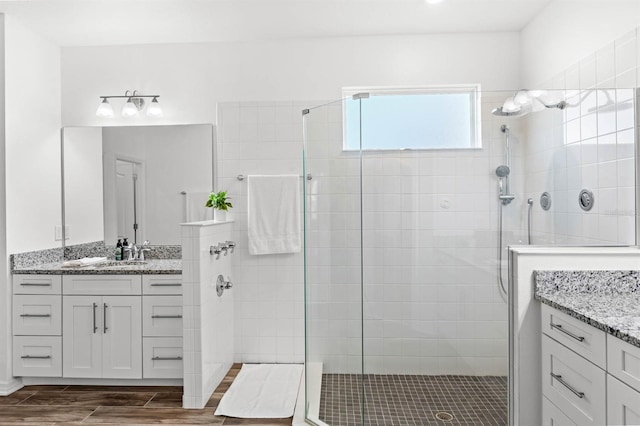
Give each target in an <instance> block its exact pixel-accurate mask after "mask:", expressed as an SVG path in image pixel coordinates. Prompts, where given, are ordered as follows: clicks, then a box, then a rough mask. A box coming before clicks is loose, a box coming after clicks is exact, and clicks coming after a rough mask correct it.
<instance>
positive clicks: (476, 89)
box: [342, 84, 482, 152]
mask: <svg viewBox="0 0 640 426" xmlns="http://www.w3.org/2000/svg"><path fill="white" fill-rule="evenodd" d="M455 93H465V94H472V95H473V96H474V98H473V101H472V104H473V105H472V107H471V117H470V120H471V133H472V135H471V141H470V142H471V145H470V146H464V147H459V146H458V147H455V146H454V147H435V148H375V149H372V148H363V149H362V151H385V152H386V151H438V150H465V149H466V150H468V149H471V150H476V149H481V148H482V116H481V113H482V108H481V105H482V99H481V91H480V84H460V85H456V84H453V85H438V86H396V87H392V86H383V87H364V86H359V87H343V88H342V98H343V99H344V98H352V97H353V96H354V95H358V94H367V95H368V96H380V95H416V94H455ZM368 96H367V97H368ZM364 102H366V100H365V101H364ZM342 114H343V115H342V120H343V123H346V120H347V108H343V113H342ZM342 133H343V135H342V150H343V151H345V152H353V151H359V149H358V148H347V126H346V125H343V126H342Z"/></svg>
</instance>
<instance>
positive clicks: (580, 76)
mask: <svg viewBox="0 0 640 426" xmlns="http://www.w3.org/2000/svg"><path fill="white" fill-rule="evenodd" d="M639 49H640V43H639V42H638V34H637V31H633V32H631V33H629V34H626V35H625V36H623V37H621V38H619V39H617V40H615V41H614V42H613V43H610V44H609V45H607V46H605V47H604V48H602V49H600V50H598V51H597V52H595V53H593V54H591V55H590V56H588V57H586V58H584V59H583V60H581V61H579V63H577V64H574V65H573V66H571V67H569V68H568V69H567V70H565V71H564V72H562V73H560V74H559V75H558V76H556V77H555V78H554V79H553V80H552V81H550V82H548V83H547V84H544V85H542V87H551V88H553V89H555V90H558V91H560V92H561V93H562V94H563V95H564V96H563V97H566V98H567V102H568V104H569V106H568V107H567V108H566V109H565V110H564V111H563V113H562V114H557V113H554V112H553V111H545V112H543V113H540V114H533V115H530V116H529V117H528V118H527V119H526V123H527V135H526V137H527V140H528V141H529V143H527V147H526V151H525V156H526V158H527V160H526V162H525V163H526V167H527V178H526V181H527V186H526V190H527V195H528V196H529V197H532V198H533V199H534V210H533V242H534V244H571V245H599V244H607V245H611V244H624V245H626V244H634V243H635V236H636V232H635V225H636V215H635V208H636V192H635V163H636V161H635V156H634V147H635V140H636V137H637V131H636V125H637V124H636V123H635V118H636V117H635V115H634V111H635V109H634V91H635V89H634V88H635V87H636V86H637V82H638V78H639V77H638V76H639V75H640V67H638V62H637V61H638V58H639V57H640V56H639V54H638V51H639ZM582 188H586V189H589V190H591V191H592V192H593V193H594V196H595V204H594V207H593V209H592V210H590V211H588V212H584V211H583V210H581V209H580V208H579V206H578V202H577V201H578V194H579V192H580V190H581V189H582ZM544 191H547V192H549V193H550V194H551V197H552V206H551V209H550V210H549V211H544V210H542V209H541V207H540V204H539V197H540V194H541V193H542V192H544Z"/></svg>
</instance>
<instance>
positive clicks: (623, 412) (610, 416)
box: [607, 375, 640, 425]
mask: <svg viewBox="0 0 640 426" xmlns="http://www.w3.org/2000/svg"><path fill="white" fill-rule="evenodd" d="M607 424H608V425H640V392H637V391H636V390H635V389H632V388H630V387H629V386H627V385H625V384H624V383H622V382H620V381H619V380H617V379H616V378H614V377H612V376H610V375H607Z"/></svg>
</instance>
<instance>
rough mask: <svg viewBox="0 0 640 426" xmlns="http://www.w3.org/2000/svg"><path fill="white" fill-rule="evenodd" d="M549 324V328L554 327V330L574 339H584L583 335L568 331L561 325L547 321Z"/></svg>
mask: <svg viewBox="0 0 640 426" xmlns="http://www.w3.org/2000/svg"><path fill="white" fill-rule="evenodd" d="M549 325H550V326H551V328H555V329H556V330H558V331H560V332H562V333H564V334H566V335H567V336H569V337H571V338H572V339H576V340H577V341H578V342H582V341H584V337H582V336H578V335H576V334H573V333H571V332H570V331H567V330H565V329H564V328H562V326H561V325H560V324H554V323H549Z"/></svg>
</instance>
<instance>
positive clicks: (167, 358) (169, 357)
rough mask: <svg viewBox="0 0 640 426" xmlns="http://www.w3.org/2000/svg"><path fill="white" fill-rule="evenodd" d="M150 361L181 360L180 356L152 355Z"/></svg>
mask: <svg viewBox="0 0 640 426" xmlns="http://www.w3.org/2000/svg"><path fill="white" fill-rule="evenodd" d="M151 360H152V361H182V357H181V356H154V357H153V358H151Z"/></svg>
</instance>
